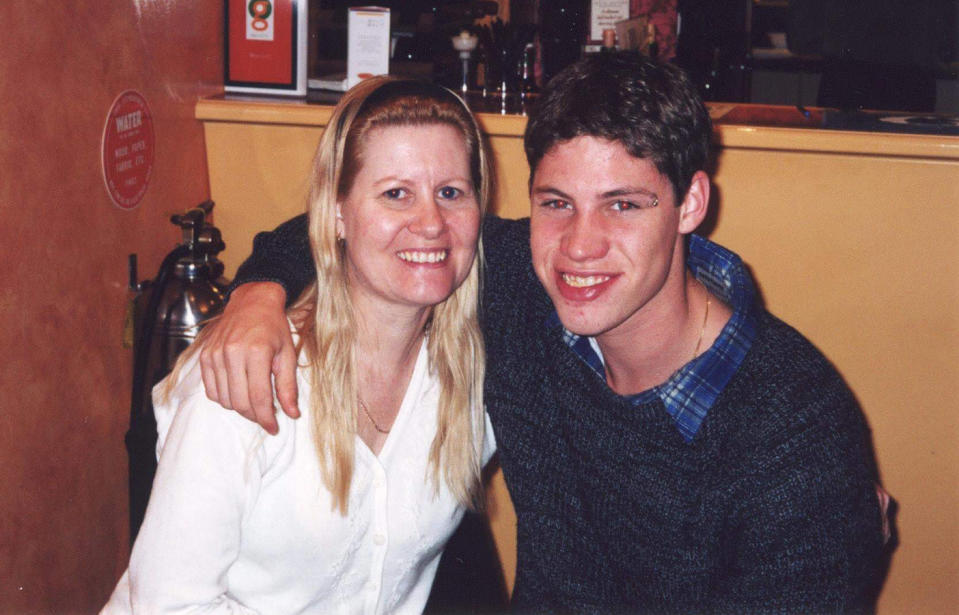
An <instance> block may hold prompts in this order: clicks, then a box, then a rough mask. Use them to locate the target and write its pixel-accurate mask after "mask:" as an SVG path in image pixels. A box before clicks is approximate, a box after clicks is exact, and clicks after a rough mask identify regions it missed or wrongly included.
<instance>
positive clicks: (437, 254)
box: [399, 250, 447, 263]
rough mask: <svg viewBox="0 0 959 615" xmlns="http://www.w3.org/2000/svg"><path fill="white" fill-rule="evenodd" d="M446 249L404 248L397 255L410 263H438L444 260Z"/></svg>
mask: <svg viewBox="0 0 959 615" xmlns="http://www.w3.org/2000/svg"><path fill="white" fill-rule="evenodd" d="M446 255H447V251H446V250H440V251H435V250H432V251H429V252H420V251H414V250H404V251H403V252H400V253H399V257H400V258H401V259H403V260H405V261H409V262H411V263H439V262H442V261H445V260H446Z"/></svg>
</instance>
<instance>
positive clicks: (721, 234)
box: [196, 98, 959, 614]
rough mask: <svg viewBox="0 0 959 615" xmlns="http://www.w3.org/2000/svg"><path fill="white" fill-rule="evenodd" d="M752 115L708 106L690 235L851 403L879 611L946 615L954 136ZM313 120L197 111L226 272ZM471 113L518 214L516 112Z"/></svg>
mask: <svg viewBox="0 0 959 615" xmlns="http://www.w3.org/2000/svg"><path fill="white" fill-rule="evenodd" d="M769 110H770V108H765V107H753V106H749V105H740V106H738V108H736V109H733V110H730V109H728V108H722V107H719V106H717V107H713V108H711V112H713V113H714V115H715V117H716V118H717V122H716V126H715V130H714V138H715V143H716V146H717V156H716V163H715V169H714V173H713V179H714V188H713V189H714V198H713V202H712V205H713V213H712V214H711V215H710V216H709V218H708V220H707V222H706V224H705V225H704V227H703V229H702V232H703V233H704V234H706V235H708V236H709V237H710V238H711V239H713V240H715V241H718V242H719V243H722V244H723V245H726V246H727V247H729V248H731V249H733V250H735V251H736V252H738V253H739V254H740V255H741V256H742V257H743V258H744V260H745V261H746V262H747V263H748V264H749V265H750V267H751V268H752V270H753V272H754V273H755V275H756V278H757V279H758V281H759V284H760V288H761V291H762V294H763V297H764V299H765V301H766V305H767V307H768V308H769V309H770V311H772V312H773V313H775V314H776V315H778V316H780V317H781V318H783V319H784V320H786V321H787V322H789V323H790V324H792V325H793V326H795V327H796V328H797V329H799V330H800V331H801V332H803V333H804V334H805V335H806V336H807V337H809V338H810V339H811V340H812V341H813V342H814V343H815V344H817V345H818V346H819V347H820V348H821V349H822V350H823V352H824V353H825V354H826V355H827V356H828V357H829V358H830V359H831V360H832V361H833V362H834V363H835V364H836V365H837V366H838V367H839V369H840V371H841V372H842V374H843V376H844V377H845V378H846V380H847V381H848V382H849V384H850V386H851V387H852V389H853V391H854V392H855V393H856V395H857V397H858V399H859V401H860V403H861V404H862V406H863V409H864V411H865V413H866V416H867V418H868V420H869V423H870V426H871V427H872V430H873V439H874V445H875V448H876V453H877V457H878V460H879V465H880V469H881V472H882V480H883V483H884V484H885V486H886V488H887V489H888V490H889V491H890V492H891V493H892V495H893V496H894V498H895V499H896V500H897V501H898V503H899V509H900V510H899V514H898V519H897V521H898V523H897V525H898V539H899V543H900V544H899V547H898V550H897V551H896V553H895V555H894V557H893V560H892V566H891V569H890V574H889V578H888V582H887V583H886V587H885V590H884V592H883V594H882V597H881V599H880V603H879V607H880V613H883V614H891V613H940V612H949V611H951V610H954V609H955V604H956V603H957V601H959V590H957V589H956V588H957V587H959V557H956V553H959V514H957V511H959V393H957V390H956V387H957V385H959V137H956V136H951V137H945V136H929V135H914V134H893V133H877V132H853V131H838V130H824V129H819V128H815V127H811V126H808V125H805V126H804V125H802V122H798V125H797V124H792V123H789V122H785V123H784V122H781V121H779V120H777V119H776V118H777V117H783V116H785V115H786V114H788V113H789V112H790V111H791V110H790V109H789V108H778V109H775V108H773V109H772V111H773V113H772V115H769V114H768V113H766V112H767V111H769ZM330 113H331V108H330V107H327V106H321V105H313V104H305V103H303V102H302V101H275V100H262V99H256V100H237V99H235V100H225V99H222V98H215V99H208V100H202V101H200V102H199V103H198V104H197V107H196V117H197V118H198V119H199V120H201V121H202V122H203V124H204V130H205V135H206V146H207V163H208V166H209V176H210V191H211V194H212V198H213V199H214V200H215V201H216V203H217V208H216V224H217V226H218V227H219V228H220V229H221V230H222V232H223V237H224V239H225V241H226V243H227V246H228V249H227V250H226V252H225V253H224V262H225V263H226V264H227V271H228V274H231V275H232V272H233V271H234V270H235V268H236V266H237V265H238V264H239V263H240V262H241V261H242V259H243V258H244V257H245V256H246V255H247V254H248V252H249V250H250V245H251V244H250V242H251V239H252V237H253V235H254V233H255V232H257V231H259V230H263V229H268V228H272V227H273V226H275V225H276V224H278V223H279V222H282V221H283V220H285V219H287V218H289V217H291V216H293V215H295V214H298V213H300V212H302V211H303V210H304V206H305V205H304V204H305V198H306V190H307V186H306V181H307V177H308V175H309V165H310V159H311V156H312V153H313V149H314V148H315V146H316V142H317V140H318V138H319V136H320V133H321V131H322V128H323V126H324V125H325V124H326V122H327V121H328V119H329V116H330ZM478 117H479V120H480V124H481V126H482V128H483V130H484V131H485V132H486V134H487V135H488V136H489V139H490V143H491V146H492V149H493V153H494V157H495V162H496V170H497V174H498V188H497V193H496V195H497V198H496V208H497V211H498V212H499V213H500V214H501V215H504V216H508V217H520V216H523V215H526V213H527V209H528V200H527V179H528V178H527V174H528V167H527V165H526V161H525V158H524V155H523V149H522V133H523V129H524V128H525V120H526V118H525V117H523V116H502V115H498V114H485V113H480V114H478ZM770 117H771V118H772V119H770ZM750 118H755V119H756V121H755V123H751V121H750ZM491 492H492V497H493V503H492V505H491V522H492V526H493V529H494V533H495V534H496V539H497V545H498V548H499V550H500V554H501V557H502V560H503V564H504V569H505V572H506V575H507V578H508V584H509V585H510V586H511V584H512V578H513V574H514V571H515V554H514V549H515V528H514V524H515V518H514V517H513V515H512V509H511V507H510V505H509V501H508V497H507V496H506V495H505V491H504V490H503V485H502V479H501V477H499V476H497V477H495V478H494V481H493V485H492V487H491Z"/></svg>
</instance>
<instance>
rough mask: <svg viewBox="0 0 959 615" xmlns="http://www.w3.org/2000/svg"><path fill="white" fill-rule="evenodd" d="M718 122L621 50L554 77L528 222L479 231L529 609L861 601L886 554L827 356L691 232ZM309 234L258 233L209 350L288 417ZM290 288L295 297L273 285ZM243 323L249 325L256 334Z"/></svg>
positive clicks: (723, 255)
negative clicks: (274, 399) (288, 305)
mask: <svg viewBox="0 0 959 615" xmlns="http://www.w3.org/2000/svg"><path fill="white" fill-rule="evenodd" d="M709 136H710V122H709V116H708V114H707V112H706V109H705V108H704V106H703V104H702V102H701V101H700V99H699V97H698V96H697V94H696V92H695V90H694V88H693V87H692V86H691V85H690V82H689V81H688V80H687V78H686V77H685V76H684V75H683V73H682V72H681V71H680V70H679V69H677V68H675V67H673V66H669V65H663V64H658V63H654V62H651V61H649V60H647V59H644V58H642V57H641V56H637V55H632V54H601V55H597V56H592V57H588V58H586V59H584V60H582V61H580V62H578V63H576V64H574V65H573V66H571V67H569V68H568V69H566V70H565V71H563V72H562V73H561V74H560V75H558V76H557V77H556V78H555V79H554V80H553V81H552V82H551V83H550V84H549V85H548V86H547V88H546V89H545V90H544V92H543V96H542V99H541V102H540V105H539V107H538V108H537V110H536V113H535V115H534V116H533V117H531V119H530V121H529V124H528V127H527V131H526V135H525V145H526V153H527V158H528V160H529V165H530V171H531V182H530V195H531V203H532V211H531V217H530V220H528V221H527V220H524V221H506V220H498V219H494V218H491V219H488V220H487V221H486V222H485V225H484V235H483V242H484V249H485V253H486V259H487V269H486V280H485V284H484V297H483V301H484V304H483V309H484V326H485V331H484V333H485V336H486V344H487V353H488V363H487V364H488V370H487V379H486V386H485V399H486V404H487V409H488V411H489V414H490V417H491V419H492V421H493V425H494V429H495V432H496V439H497V442H498V446H499V451H500V462H501V465H502V468H503V471H504V475H505V478H506V483H507V486H508V487H509V490H510V494H511V496H512V499H513V502H514V505H515V508H516V513H517V518H518V521H517V524H518V526H517V534H518V567H517V578H516V584H515V588H514V592H513V604H514V606H515V607H517V608H518V609H519V610H521V611H527V610H530V611H537V610H543V611H569V612H621V611H624V612H625V611H628V612H636V611H639V612H683V613H690V612H749V613H752V612H765V611H777V612H784V611H791V612H803V613H807V612H822V611H854V610H864V609H865V610H868V609H869V608H870V605H871V601H872V599H873V598H874V593H875V590H876V582H877V574H878V573H877V570H878V567H879V560H880V551H881V546H882V541H883V538H882V532H881V514H880V510H879V504H878V502H877V499H876V495H875V490H874V480H875V467H874V464H873V460H872V458H871V452H870V447H869V442H868V440H869V434H868V430H867V428H866V425H865V423H864V421H863V418H862V416H861V413H860V411H859V409H858V407H857V405H856V402H855V399H854V398H853V395H852V394H851V393H850V391H849V390H848V389H847V388H846V386H845V385H844V384H843V382H842V380H841V378H840V377H839V375H838V374H837V373H836V372H835V370H834V369H833V368H832V367H831V366H830V364H829V362H828V361H827V360H826V359H825V358H824V357H823V356H822V355H821V354H820V353H819V352H818V351H817V350H816V349H815V348H813V346H812V345H811V344H810V343H809V342H808V341H806V340H805V339H804V338H803V337H802V336H801V335H800V334H799V333H797V332H796V331H795V330H793V329H791V328H790V327H789V326H787V325H785V324H784V323H782V322H781V321H779V320H777V319H776V318H775V317H773V316H771V315H770V314H769V313H767V312H766V311H765V310H764V309H763V308H762V307H761V306H760V304H759V302H758V298H757V293H756V289H755V286H754V284H753V281H752V280H751V279H750V276H749V274H748V272H747V271H746V269H745V267H744V266H743V264H742V263H741V261H740V260H739V258H738V257H737V256H736V255H735V254H733V253H731V252H729V251H728V250H725V249H724V248H722V247H720V246H718V245H716V244H713V243H711V242H709V241H707V240H705V239H703V238H701V237H698V236H695V235H692V234H691V233H692V231H693V230H694V229H695V228H696V227H697V226H698V225H699V223H700V222H701V221H702V219H703V217H704V216H705V214H706V211H707V204H708V201H709V179H708V177H707V176H706V174H705V172H704V170H703V169H704V167H705V164H706V159H707V153H708V146H709ZM305 235H306V231H305V223H304V221H303V220H302V219H301V218H299V219H294V220H292V221H290V222H288V223H286V224H285V225H283V226H281V227H280V228H279V229H278V230H277V231H274V232H273V233H272V234H263V235H261V236H259V237H258V239H257V240H256V246H255V251H254V255H253V257H252V258H251V259H250V260H249V261H248V262H247V263H246V264H244V266H243V267H242V268H241V271H240V273H239V275H238V278H237V280H238V281H240V282H243V281H250V280H274V281H279V282H281V283H282V284H283V286H282V287H281V286H278V285H277V284H272V283H271V284H265V285H263V284H261V285H248V286H241V287H240V288H239V289H238V290H237V291H235V292H234V298H233V300H232V301H231V304H230V306H229V307H228V309H227V312H226V315H225V316H224V318H223V320H222V321H221V323H220V324H219V325H218V328H217V330H216V331H214V332H213V335H212V337H211V338H210V339H209V340H208V344H207V349H206V351H205V352H204V354H203V357H204V358H203V360H204V361H205V366H204V367H205V370H204V378H205V382H206V384H207V388H208V394H209V395H210V396H211V397H213V398H214V399H216V400H218V401H221V403H223V404H224V405H226V406H233V407H236V408H237V409H239V410H241V411H243V412H245V413H246V414H247V415H248V416H251V417H256V418H257V420H259V421H260V422H261V424H264V425H267V426H270V427H272V426H273V425H275V423H274V422H273V421H274V418H273V416H272V412H273V409H272V405H271V403H270V400H271V394H270V385H269V375H270V371H271V367H272V371H273V372H275V373H276V387H277V395H278V396H279V398H280V400H281V402H282V405H283V406H284V409H285V410H287V411H288V412H290V413H294V414H295V412H296V411H295V408H294V406H295V401H294V400H295V392H294V390H293V387H292V386H291V383H290V381H289V379H288V378H287V373H288V372H290V371H291V365H292V352H291V350H290V348H289V341H288V340H287V339H286V333H285V331H286V324H285V320H284V319H283V314H282V305H283V301H284V299H285V298H286V295H287V294H288V295H289V296H290V297H295V296H296V294H297V293H298V292H299V290H300V289H301V288H302V287H303V285H304V284H305V283H306V282H307V281H308V280H309V279H310V278H311V276H312V275H313V274H312V270H311V269H310V257H309V253H308V251H307V246H306V239H305ZM284 288H285V291H284ZM248 325H251V326H249V327H248Z"/></svg>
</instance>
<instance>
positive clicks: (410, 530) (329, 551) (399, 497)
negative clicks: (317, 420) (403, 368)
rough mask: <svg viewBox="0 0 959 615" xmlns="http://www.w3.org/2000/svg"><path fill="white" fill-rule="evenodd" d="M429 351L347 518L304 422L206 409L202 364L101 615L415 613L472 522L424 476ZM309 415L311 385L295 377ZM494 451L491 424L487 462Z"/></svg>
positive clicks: (161, 415) (190, 378) (363, 463)
mask: <svg viewBox="0 0 959 615" xmlns="http://www.w3.org/2000/svg"><path fill="white" fill-rule="evenodd" d="M427 363H428V361H427V351H426V346H425V343H424V345H423V346H422V348H421V349H420V353H419V356H418V358H417V361H416V365H415V367H414V369H413V375H412V377H411V379H410V384H409V387H408V389H407V391H406V395H405V397H404V398H403V402H402V405H401V406H400V410H399V413H398V414H397V417H396V420H395V422H394V423H393V427H392V428H391V430H390V434H389V436H388V437H387V440H386V443H385V444H384V445H383V449H382V450H381V451H380V454H379V456H378V457H377V456H375V455H373V453H372V452H371V451H370V449H369V448H368V447H367V446H366V444H365V443H363V441H362V440H360V439H359V438H357V439H356V446H355V449H356V450H355V455H354V471H353V480H352V484H351V488H350V495H349V512H348V513H347V515H346V516H342V515H340V513H339V512H337V511H334V510H333V509H332V507H331V496H330V494H329V492H328V491H327V489H326V487H325V486H324V485H323V483H322V481H321V479H320V471H319V465H318V462H317V455H316V448H315V445H314V443H313V440H312V435H311V419H310V415H309V412H304V413H303V416H302V418H300V419H298V420H295V421H294V420H291V419H289V418H288V417H286V416H285V415H284V414H283V413H282V412H280V413H278V414H277V419H278V421H279V425H280V431H279V434H278V435H277V436H269V435H266V434H265V433H264V432H263V431H261V429H260V428H259V427H258V426H257V425H255V424H254V423H251V422H249V421H247V420H246V419H244V418H242V417H240V416H239V415H238V414H237V413H235V412H227V411H225V410H223V409H222V408H221V407H220V406H219V405H217V404H215V403H214V402H211V401H210V400H208V399H207V397H206V395H205V394H204V390H203V385H202V382H201V379H200V368H199V366H198V365H197V364H196V362H195V360H193V361H192V362H191V363H190V364H188V365H186V366H185V369H184V372H183V373H184V375H183V377H182V379H181V382H180V383H179V384H178V385H177V387H176V389H175V392H174V394H173V396H172V398H171V399H170V401H169V403H167V404H162V403H158V404H156V415H157V424H158V431H159V434H160V439H159V442H158V445H157V450H158V451H159V459H160V460H159V467H158V470H157V475H156V479H155V481H154V484H153V492H152V494H151V496H150V504H149V507H148V508H147V513H146V518H145V519H144V522H143V526H142V527H141V529H140V533H139V535H138V537H137V540H136V544H135V545H134V548H133V552H132V555H131V558H130V567H129V569H128V570H127V572H126V573H125V574H124V575H123V577H122V578H121V579H120V582H119V584H118V585H117V587H116V590H115V591H114V593H113V595H112V597H111V598H110V601H109V602H108V604H107V605H106V607H104V610H103V612H104V613H129V612H133V611H143V612H150V613H160V612H172V611H176V612H178V613H179V612H192V611H194V610H195V611H198V612H199V611H202V612H204V613H207V612H224V613H227V612H229V613H370V614H373V613H420V612H422V610H423V607H424V605H425V604H426V600H427V598H428V597H429V591H430V586H431V584H432V582H433V577H434V575H435V574H436V567H437V564H438V563H439V558H440V555H441V553H442V550H443V547H444V545H445V544H446V541H447V540H448V539H449V537H450V535H451V534H452V532H453V531H454V530H455V529H456V526H457V524H458V523H459V521H460V519H461V518H462V515H463V509H462V508H461V507H460V506H459V505H458V504H457V503H456V500H455V499H454V498H453V496H452V494H451V493H450V492H449V490H448V489H447V487H446V484H445V482H443V481H442V479H441V481H440V486H439V487H440V488H439V491H438V493H437V492H435V491H434V483H433V480H432V478H430V475H429V462H428V455H429V448H430V445H431V443H432V441H433V436H434V434H435V433H436V413H437V406H438V400H439V384H438V382H437V381H436V379H435V377H434V376H433V375H432V374H430V373H429V370H428V366H427ZM297 384H298V386H299V395H300V408H309V398H310V387H309V382H308V381H307V378H306V377H305V374H304V373H303V372H302V370H300V373H299V374H298V376H297ZM494 448H495V444H494V442H493V437H492V429H491V427H490V425H489V421H488V419H487V421H486V439H485V443H484V447H483V463H484V464H485V463H486V462H487V461H488V460H489V458H490V456H491V455H492V453H493V450H494Z"/></svg>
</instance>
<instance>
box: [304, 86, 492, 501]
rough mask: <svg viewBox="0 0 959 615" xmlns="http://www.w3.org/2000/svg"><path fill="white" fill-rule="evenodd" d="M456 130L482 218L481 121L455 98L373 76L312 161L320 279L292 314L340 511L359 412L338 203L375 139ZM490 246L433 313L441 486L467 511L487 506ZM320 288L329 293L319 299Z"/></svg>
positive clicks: (354, 92) (337, 117) (325, 468)
mask: <svg viewBox="0 0 959 615" xmlns="http://www.w3.org/2000/svg"><path fill="white" fill-rule="evenodd" d="M436 124H441V125H448V126H452V127H453V128H455V129H457V131H458V132H459V133H460V134H462V136H463V141H464V144H465V147H466V148H467V150H468V153H469V160H470V173H471V179H472V183H473V188H474V191H475V193H476V196H477V202H478V203H479V206H480V211H481V213H483V212H485V211H486V209H487V204H488V201H489V198H490V192H491V177H490V176H491V171H490V163H489V157H488V155H487V153H486V151H485V148H484V144H483V142H482V137H481V135H480V132H479V127H478V126H477V124H476V120H475V118H474V117H473V115H472V114H471V113H470V112H469V110H468V109H467V108H466V106H465V104H464V103H463V101H462V100H460V99H459V98H458V97H457V96H456V95H455V94H453V93H452V92H451V91H449V90H447V89H445V88H442V87H440V86H437V85H434V84H431V83H426V82H421V81H413V80H401V79H395V78H390V77H374V78H371V79H367V80H365V81H363V82H361V83H360V84H359V85H357V86H356V87H354V88H352V89H351V90H349V91H348V92H347V93H346V94H345V95H344V96H343V98H342V99H341V100H340V102H339V104H338V105H337V106H336V108H335V109H334V111H333V115H332V117H331V118H330V122H329V124H328V125H327V127H326V130H325V131H324V133H323V136H322V137H321V138H320V142H319V145H318V147H317V150H316V155H315V156H314V159H313V171H312V180H311V186H310V194H309V203H308V205H309V234H310V246H311V250H312V254H313V260H314V263H315V265H316V281H315V282H314V283H313V284H311V285H310V286H309V287H308V288H307V289H306V290H305V291H304V293H303V294H302V295H301V296H300V297H299V298H298V299H297V300H296V301H295V302H294V304H293V305H292V306H291V307H290V313H291V314H294V315H295V318H294V324H295V326H296V327H297V331H298V333H299V335H300V343H301V344H302V346H303V348H304V350H305V352H306V357H307V359H308V361H309V364H308V365H307V366H306V367H307V368H308V370H309V375H310V380H311V384H312V396H311V399H310V410H309V411H310V413H311V416H312V419H313V440H314V442H315V444H316V449H317V452H318V456H319V463H320V469H321V476H322V478H323V482H324V484H325V486H326V487H327V488H328V489H329V491H330V493H331V494H332V496H333V498H332V500H333V506H334V508H336V509H339V510H340V512H341V513H342V514H344V515H345V514H346V512H347V507H348V500H349V491H350V484H351V481H352V477H353V454H354V440H355V435H356V432H357V424H356V416H357V411H358V409H359V406H358V395H357V393H358V392H357V380H356V373H355V369H356V355H355V347H356V333H355V332H356V320H355V316H354V313H353V308H352V303H351V301H350V296H349V293H348V283H347V276H346V266H345V261H346V258H345V251H344V249H343V248H342V246H341V245H340V244H338V242H337V239H336V204H337V202H338V201H342V200H344V199H345V197H346V196H347V194H348V193H349V191H350V188H351V187H352V183H353V180H354V178H355V177H356V174H357V173H358V171H359V168H360V167H361V166H362V156H363V147H364V145H365V144H366V143H365V138H366V136H367V134H368V133H369V132H370V131H371V130H372V129H374V128H382V127H389V126H429V125H436ZM481 262H482V245H481V243H480V245H479V246H478V247H477V258H476V259H474V262H473V264H472V266H471V268H470V271H469V274H468V276H467V278H466V280H465V281H464V282H463V284H462V285H460V287H459V288H457V289H456V290H455V291H454V292H453V294H452V295H451V296H450V297H448V298H447V299H446V300H445V301H443V302H442V303H440V304H439V305H436V306H435V307H434V308H433V311H432V314H431V316H430V319H429V321H428V327H429V334H428V338H427V351H428V355H429V365H430V369H431V370H432V371H434V372H435V374H436V376H437V378H438V380H439V383H440V391H441V392H440V400H439V412H438V417H437V429H436V436H435V437H434V439H433V443H432V445H431V447H430V451H429V462H430V468H431V475H432V476H431V477H432V479H433V482H434V487H435V488H436V489H439V481H440V480H445V482H446V485H447V486H448V488H449V490H450V491H451V493H452V494H453V495H454V496H455V497H456V499H457V500H458V501H459V502H460V503H461V504H463V505H465V506H470V507H476V506H477V505H478V504H479V502H480V494H481V489H480V487H481V485H480V475H481V470H482V468H481V459H480V456H481V452H482V444H483V437H484V429H483V427H484V420H483V416H484V415H483V400H482V387H483V375H484V370H485V351H484V347H483V339H482V334H481V331H480V326H479V318H478V305H479V293H480V268H481ZM317 289H322V292H317Z"/></svg>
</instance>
